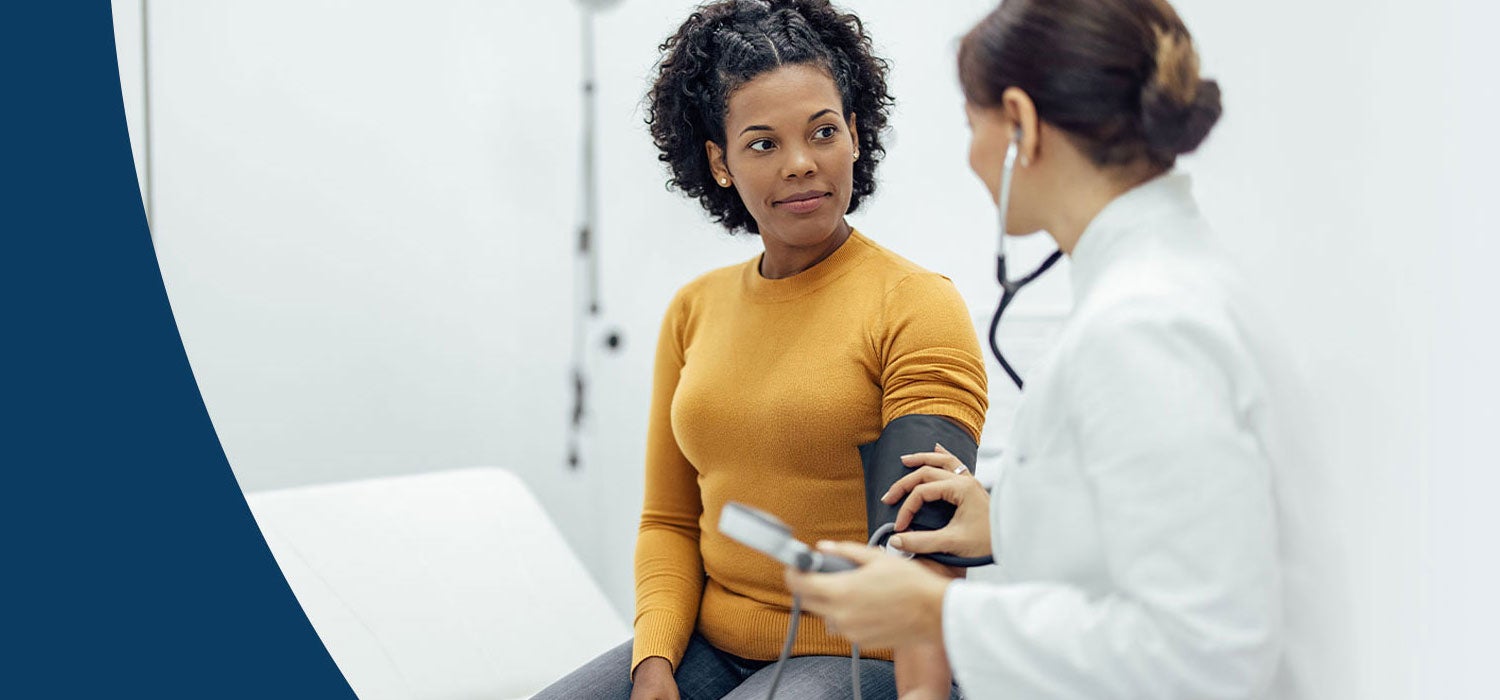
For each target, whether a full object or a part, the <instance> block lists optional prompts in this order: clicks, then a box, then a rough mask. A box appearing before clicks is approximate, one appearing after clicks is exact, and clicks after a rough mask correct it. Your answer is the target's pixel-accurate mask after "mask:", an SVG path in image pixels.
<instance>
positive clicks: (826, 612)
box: [637, 542, 952, 673]
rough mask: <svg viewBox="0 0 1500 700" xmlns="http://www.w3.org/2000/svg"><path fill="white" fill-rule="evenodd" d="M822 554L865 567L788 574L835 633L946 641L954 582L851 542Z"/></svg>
mask: <svg viewBox="0 0 1500 700" xmlns="http://www.w3.org/2000/svg"><path fill="white" fill-rule="evenodd" d="M818 550H819V551H821V552H824V553H826V554H834V555H837V556H841V557H844V558H846V559H849V560H851V561H853V562H855V563H857V564H859V565H860V567H859V568H858V569H855V570H854V571H843V572H839V573H836V574H804V573H802V572H800V571H797V570H796V569H794V568H788V569H787V570H786V585H787V588H790V589H791V591H792V592H793V593H795V594H797V595H800V596H802V606H803V607H804V608H806V609H807V610H809V611H811V612H814V613H817V614H818V615H821V616H822V617H823V619H824V620H825V621H827V622H828V623H829V624H830V626H831V628H830V629H831V630H832V631H834V632H836V633H837V634H840V635H843V636H844V637H845V638H847V639H848V640H849V641H851V642H854V643H855V644H859V645H861V646H871V647H897V646H903V645H909V644H941V643H942V641H943V594H944V592H945V591H946V590H947V588H948V582H949V581H951V580H952V579H949V578H947V577H944V576H941V575H939V574H937V573H934V572H933V571H930V570H928V569H927V568H926V567H924V566H922V565H921V564H918V563H916V562H914V561H910V560H907V559H903V558H901V557H898V556H894V555H889V554H886V553H884V552H882V551H880V550H878V549H871V548H869V547H866V546H864V545H860V544H854V543H851V542H819V543H818ZM637 673H639V671H637Z"/></svg>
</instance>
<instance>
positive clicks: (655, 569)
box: [631, 231, 988, 672]
mask: <svg viewBox="0 0 1500 700" xmlns="http://www.w3.org/2000/svg"><path fill="white" fill-rule="evenodd" d="M759 262H760V258H759V256H757V257H756V258H754V259H751V260H749V261H748V262H745V263H742V264H739V265H734V266H731V267H727V268H723V269H720V270H715V271H713V272H710V273H708V274H706V275H703V276H702V277H699V278H698V279H696V280H694V281H693V282H691V283H689V284H688V285H687V286H685V287H683V288H682V290H680V291H679V292H678V293H677V295H676V297H675V298H674V299H673V300H672V303H671V306H670V307H669V308H668V309H667V313H666V318H665V319H664V320H663V322H662V327H661V337H660V339H659V341H658V343H657V347H656V370H655V372H656V375H655V380H654V389H653V395H652V400H651V415H650V419H649V429H648V434H647V440H646V497H645V504H644V506H643V507H642V511H641V528H640V536H639V539H638V541H637V545H636V553H635V580H636V616H635V653H634V660H633V661H632V663H631V669H632V672H633V671H634V668H635V666H637V665H639V664H640V662H641V661H643V660H645V659H646V658H648V657H651V656H661V657H665V658H666V659H667V660H668V661H671V662H672V666H673V668H674V669H675V668H677V667H678V665H679V664H680V663H681V661H682V656H683V652H684V650H685V649H686V647H687V642H688V638H689V637H690V636H691V635H692V633H693V630H694V629H696V630H697V631H698V632H700V633H701V634H702V635H703V636H704V638H706V639H707V640H708V641H709V642H710V643H712V644H713V645H714V646H715V647H718V648H719V649H722V650H724V651H727V652H729V653H731V654H735V655H737V656H741V657H744V658H748V659H761V660H768V659H775V658H776V656H777V654H778V653H779V652H780V645H781V643H782V641H783V639H784V637H785V634H786V630H787V625H788V623H789V622H790V612H791V595H790V594H789V593H788V592H787V590H786V586H785V585H784V584H783V582H782V567H781V565H780V564H778V563H777V562H776V561H774V560H772V559H771V558H770V557H768V556H765V555H763V554H760V553H759V552H756V551H755V550H752V549H750V548H748V547H745V546H744V545H741V544H739V543H737V542H735V541H733V540H730V539H729V538H727V537H725V536H723V535H721V534H720V533H719V532H718V530H717V528H716V525H717V524H718V520H719V511H720V509H722V508H723V506H724V504H725V503H727V502H729V501H739V502H742V503H745V504H747V505H750V506H752V507H756V508H760V509H762V510H765V511H767V512H770V513H772V514H774V515H776V516H777V517H778V518H780V519H781V520H783V521H785V522H786V523H787V524H788V525H790V526H791V527H792V530H793V533H794V534H795V536H796V537H797V538H798V539H801V540H803V541H805V542H814V541H817V540H823V539H827V540H851V541H858V542H863V541H864V540H865V539H866V537H867V532H866V524H865V505H864V485H863V484H864V476H863V468H862V466H861V463H860V457H859V446H860V445H863V444H866V443H870V442H874V441H875V439H876V438H878V437H879V436H880V432H881V430H882V429H883V428H884V427H885V425H886V424H887V423H889V422H891V421H892V420H894V419H896V418H899V417H901V416H905V415H910V414H928V415H939V416H946V417H949V418H951V419H953V420H954V421H956V422H957V423H958V424H959V425H961V426H964V427H965V428H967V429H968V430H969V432H970V433H971V434H973V435H974V436H976V438H977V436H978V435H979V433H980V431H981V429H982V428H983V426H984V414H985V409H986V408H987V405H988V401H987V398H986V391H985V371H984V362H983V360H982V359H981V355H980V352H979V343H978V341H977V339H976V337H975V334H974V328H973V324H972V322H971V321H970V318H969V314H968V310H967V309H966V307H965V305H964V302H963V299H962V298H961V297H959V295H958V292H957V290H955V289H954V287H953V284H952V283H951V282H950V281H948V279H947V278H945V277H943V276H941V275H937V274H934V273H931V272H927V271H925V270H922V269H921V268H919V267H917V266H916V265H914V264H913V263H911V262H908V261H907V260H905V259H903V258H901V257H899V256H897V255H896V254H894V253H892V252H890V251H888V250H886V249H884V248H882V247H880V246H878V245H876V244H875V243H874V242H872V241H870V240H869V239H868V238H865V237H864V236H862V235H860V234H859V233H858V232H857V231H856V232H854V233H852V234H851V235H850V236H849V239H848V240H847V241H845V243H844V244H843V245H842V246H840V247H839V249H838V250H837V251H835V252H834V253H833V255H830V256H829V257H828V258H827V259H825V260H823V261H822V262H820V263H818V264H817V265H815V266H813V267H812V268H810V269H808V270H805V271H803V272H801V273H799V274H797V275H794V276H792V277H788V278H785V279H778V280H772V279H766V278H764V277H761V276H760V273H759V271H758V270H759ZM862 651H865V650H862ZM849 652H850V648H849V644H848V642H846V641H845V640H844V639H843V638H841V637H838V636H835V635H831V634H829V633H828V631H827V630H826V628H825V627H824V625H823V622H822V620H821V619H818V618H817V617H815V616H808V617H807V618H805V619H804V620H803V624H802V627H801V630H800V631H799V632H798V635H797V641H796V644H795V646H794V647H793V654H794V655H798V656H803V655H822V654H831V655H845V654H848V653H849ZM868 656H870V657H872V658H885V659H889V658H891V655H890V650H869V653H868Z"/></svg>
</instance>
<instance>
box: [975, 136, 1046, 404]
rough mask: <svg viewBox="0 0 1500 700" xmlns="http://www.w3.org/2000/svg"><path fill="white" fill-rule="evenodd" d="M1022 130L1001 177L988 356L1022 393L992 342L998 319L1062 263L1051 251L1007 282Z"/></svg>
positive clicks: (1018, 380) (1013, 142) (1012, 143)
mask: <svg viewBox="0 0 1500 700" xmlns="http://www.w3.org/2000/svg"><path fill="white" fill-rule="evenodd" d="M1020 144H1021V130H1020V129H1016V133H1015V137H1014V138H1012V139H1011V140H1010V147H1009V148H1007V149H1005V170H1004V171H1003V172H1002V173H1001V175H1000V241H999V245H998V248H997V250H998V251H999V252H998V253H997V254H996V255H995V279H996V280H997V281H999V282H1000V303H999V305H997V306H996V307H995V316H994V318H993V319H991V320H990V352H993V353H994V354H995V359H996V360H998V361H999V362H1000V368H1001V369H1003V370H1005V373H1006V374H1007V375H1010V380H1011V381H1012V382H1015V383H1016V388H1017V389H1023V388H1024V387H1025V384H1024V383H1023V382H1022V381H1021V375H1019V374H1017V373H1016V370H1015V368H1014V367H1011V366H1010V362H1008V361H1007V360H1006V359H1005V355H1004V353H1001V352H1000V344H999V342H997V341H996V340H995V332H996V331H998V330H1000V317H1001V316H1002V315H1003V314H1004V313H1005V309H1006V307H1008V306H1010V302H1011V300H1013V299H1015V298H1016V293H1018V292H1020V291H1021V289H1022V288H1024V287H1025V286H1026V285H1028V284H1031V283H1032V282H1034V281H1036V278H1038V277H1041V276H1042V273H1044V272H1046V271H1047V269H1048V268H1050V267H1052V266H1053V265H1055V264H1057V261H1058V260H1061V259H1062V251H1061V250H1058V251H1054V252H1053V253H1052V254H1051V255H1049V256H1047V259H1046V260H1044V261H1042V264H1041V265H1040V266H1038V267H1037V269H1036V270H1034V271H1032V273H1031V274H1029V275H1026V276H1025V277H1022V278H1020V279H1016V280H1013V279H1010V278H1009V277H1008V276H1007V275H1006V273H1005V251H1006V247H1007V245H1008V244H1007V243H1006V241H1005V238H1006V233H1005V217H1006V216H1008V215H1009V214H1010V182H1011V178H1012V177H1013V176H1014V175H1015V170H1016V157H1017V155H1018V154H1019V153H1020Z"/></svg>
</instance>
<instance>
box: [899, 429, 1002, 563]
mask: <svg viewBox="0 0 1500 700" xmlns="http://www.w3.org/2000/svg"><path fill="white" fill-rule="evenodd" d="M935 447H936V450H937V451H936V452H918V453H916V454H910V455H904V456H902V457H901V462H902V464H905V465H906V466H907V467H910V468H913V469H915V470H916V471H914V472H912V473H910V474H907V475H906V476H904V477H902V478H901V479H900V480H899V481H897V482H896V483H894V484H892V485H891V489H890V491H887V492H886V494H885V496H883V497H881V499H880V500H881V501H882V502H883V503H886V504H887V505H894V504H895V503H896V502H898V501H900V500H901V499H902V497H905V498H906V502H904V503H902V504H901V510H900V511H899V512H898V513H897V514H896V531H897V532H899V533H900V534H898V535H896V536H895V537H892V538H891V540H890V544H891V546H893V547H895V548H897V549H900V550H901V551H903V552H911V553H912V554H930V553H933V552H947V553H949V554H956V555H958V556H961V557H985V556H990V552H991V550H992V545H991V544H990V494H989V493H988V492H986V491H985V490H984V487H983V486H981V485H980V484H979V480H978V479H975V478H974V477H973V476H972V475H971V474H969V470H968V468H967V467H965V466H964V464H963V463H962V462H960V461H959V459H958V458H957V457H954V456H953V454H952V453H950V452H949V451H948V450H946V449H944V448H943V446H942V445H936V446H935ZM929 501H947V502H949V503H952V504H953V505H954V506H956V508H957V509H956V511H955V512H954V514H953V519H952V520H950V521H949V522H948V524H947V525H946V526H944V527H943V528H942V529H940V530H932V531H928V532H906V531H905V530H906V528H907V527H910V526H911V519H912V516H914V515H916V513H917V510H918V509H920V508H921V507H922V506H923V505H924V504H926V503H928V502H929Z"/></svg>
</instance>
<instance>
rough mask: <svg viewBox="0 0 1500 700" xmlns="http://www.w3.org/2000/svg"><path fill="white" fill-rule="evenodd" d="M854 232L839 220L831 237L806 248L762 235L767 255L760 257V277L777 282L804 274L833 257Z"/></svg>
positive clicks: (846, 223) (844, 222)
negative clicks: (785, 243)
mask: <svg viewBox="0 0 1500 700" xmlns="http://www.w3.org/2000/svg"><path fill="white" fill-rule="evenodd" d="M852 231H853V229H851V228H849V224H848V222H846V221H844V220H843V219H839V223H838V226H837V227H835V228H834V229H833V233H832V234H831V235H829V236H828V237H827V238H825V239H824V240H823V241H821V242H819V243H818V244H815V245H811V246H805V247H802V246H788V245H782V244H780V243H778V242H776V241H775V240H774V238H767V237H766V236H765V235H764V234H762V235H761V238H760V240H761V243H762V244H764V245H765V248H766V253H765V255H762V256H761V257H760V276H761V277H764V278H766V279H772V280H777V279H783V278H786V277H791V276H792V275H795V274H797V273H799V272H803V271H805V270H807V269H808V268H811V267H812V266H814V265H817V264H818V263H820V262H823V261H824V260H827V259H828V256H830V255H833V253H834V251H836V250H838V249H839V246H842V245H843V244H844V241H846V240H848V239H849V234H850V233H851V232H852Z"/></svg>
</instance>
